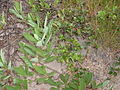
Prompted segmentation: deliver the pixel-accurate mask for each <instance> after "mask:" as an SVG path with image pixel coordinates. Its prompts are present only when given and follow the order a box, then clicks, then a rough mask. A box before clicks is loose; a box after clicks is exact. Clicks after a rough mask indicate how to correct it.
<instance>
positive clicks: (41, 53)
mask: <svg viewBox="0 0 120 90" xmlns="http://www.w3.org/2000/svg"><path fill="white" fill-rule="evenodd" d="M24 44H25V46H27V47H29V48H30V49H31V50H33V51H34V52H36V53H37V54H38V55H40V56H41V57H44V56H46V55H47V52H45V51H43V50H41V49H40V48H37V47H34V46H32V45H29V44H26V43H24Z"/></svg>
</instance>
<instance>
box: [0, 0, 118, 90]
mask: <svg viewBox="0 0 120 90" xmlns="http://www.w3.org/2000/svg"><path fill="white" fill-rule="evenodd" d="M3 1H4V0H3ZM11 5H12V4H11V3H7V0H6V1H5V2H3V3H2V2H0V12H2V11H3V10H4V11H5V13H6V14H7V25H6V26H5V28H4V30H0V49H3V50H4V51H5V53H6V54H5V55H6V58H7V60H12V61H13V62H15V64H19V63H20V62H19V61H20V58H19V54H20V53H19V51H18V48H19V46H18V43H19V42H20V41H24V38H23V36H22V34H23V32H24V29H25V28H26V27H27V26H25V25H24V24H23V23H19V22H16V19H15V17H14V16H12V15H11V14H10V13H9V12H8V8H10V7H12V6H11ZM85 41H86V40H85V39H83V38H82V37H79V42H80V43H81V44H82V45H84V42H85ZM81 53H82V54H83V55H84V56H85V60H84V62H83V63H82V65H81V66H82V67H83V68H88V69H89V71H91V72H93V73H94V79H95V80H97V82H102V81H104V80H106V79H107V78H108V77H110V75H109V74H108V72H109V67H110V66H111V64H112V63H113V62H114V60H115V58H116V57H119V56H120V52H111V51H110V50H104V49H103V48H98V49H95V48H92V47H90V46H89V47H88V48H87V49H85V50H84V49H83V50H82V51H81ZM16 60H17V62H16ZM47 66H48V67H50V68H52V69H54V70H56V71H58V72H60V73H61V72H62V71H63V70H64V69H65V68H66V67H65V65H62V64H61V63H58V62H56V61H55V62H52V63H48V64H47ZM55 78H57V76H56V77H55ZM111 78H112V79H111V82H110V84H109V85H108V86H107V87H104V88H102V89H100V90H109V87H110V86H111V85H112V86H113V90H120V73H118V75H117V76H115V77H111ZM49 87H50V86H49V85H46V84H41V85H37V84H36V83H32V84H31V85H29V90H49Z"/></svg>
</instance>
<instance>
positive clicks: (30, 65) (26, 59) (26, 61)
mask: <svg viewBox="0 0 120 90" xmlns="http://www.w3.org/2000/svg"><path fill="white" fill-rule="evenodd" d="M20 58H22V59H23V61H24V62H25V64H26V65H28V66H29V67H31V68H33V65H32V63H31V61H30V60H29V59H28V58H27V57H25V56H20Z"/></svg>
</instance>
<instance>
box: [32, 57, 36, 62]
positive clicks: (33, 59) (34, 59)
mask: <svg viewBox="0 0 120 90" xmlns="http://www.w3.org/2000/svg"><path fill="white" fill-rule="evenodd" d="M30 61H31V62H38V58H37V57H36V58H32V59H31V60H30Z"/></svg>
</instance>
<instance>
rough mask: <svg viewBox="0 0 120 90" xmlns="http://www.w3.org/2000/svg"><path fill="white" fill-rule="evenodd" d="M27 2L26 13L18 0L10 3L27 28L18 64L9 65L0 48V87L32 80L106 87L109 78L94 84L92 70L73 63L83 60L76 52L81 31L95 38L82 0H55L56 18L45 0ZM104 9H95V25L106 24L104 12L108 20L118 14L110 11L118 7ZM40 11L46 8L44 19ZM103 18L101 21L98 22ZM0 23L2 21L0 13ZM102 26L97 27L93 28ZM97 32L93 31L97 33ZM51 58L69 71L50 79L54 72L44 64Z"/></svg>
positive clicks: (66, 88)
mask: <svg viewBox="0 0 120 90" xmlns="http://www.w3.org/2000/svg"><path fill="white" fill-rule="evenodd" d="M27 3H28V5H29V6H30V7H31V10H30V11H29V12H27V13H25V12H24V11H23V6H22V2H21V1H16V2H14V7H13V9H10V12H11V13H12V14H14V15H15V16H16V17H17V18H18V19H19V20H18V21H20V20H21V21H20V22H23V23H24V24H26V25H27V26H29V27H28V28H27V30H26V31H25V32H24V33H23V37H24V38H25V39H26V41H25V42H20V43H19V51H20V52H21V53H22V55H21V56H20V58H21V60H22V61H21V62H22V64H20V66H17V67H16V66H12V62H11V61H9V62H6V60H5V58H4V53H3V52H2V51H1V53H0V67H1V68H0V81H1V82H0V87H2V88H5V89H7V90H28V84H29V82H32V81H37V82H38V83H45V84H49V85H51V86H52V87H51V89H50V90H59V89H60V90H85V89H87V88H88V87H89V88H94V89H96V88H102V87H104V86H106V85H107V84H108V83H109V80H106V81H105V82H102V83H100V84H96V82H95V81H94V80H93V73H91V72H89V71H87V70H86V69H82V68H79V67H77V66H76V63H78V64H80V63H81V62H82V61H83V56H82V55H81V53H80V50H81V49H82V46H81V45H80V43H79V40H78V39H77V37H79V35H81V34H84V35H83V36H88V37H89V39H96V37H95V36H94V35H93V34H94V32H93V31H92V30H93V28H92V26H90V25H86V24H87V23H88V21H87V19H86V17H87V14H88V11H87V10H86V9H84V8H83V6H84V2H83V1H82V0H63V1H62V2H61V3H60V0H55V1H54V2H53V7H54V8H56V9H57V7H59V6H60V8H59V9H58V10H55V13H56V14H57V16H58V18H57V19H54V20H53V18H52V17H50V13H51V12H52V10H51V9H52V8H51V7H52V6H51V5H52V4H50V3H48V2H47V0H38V1H35V0H28V1H27ZM61 7H62V8H61ZM73 7H74V9H73ZM108 9H109V8H108ZM108 9H105V10H101V11H99V12H98V14H97V16H96V19H97V21H98V23H99V26H103V27H104V25H107V24H105V23H106V20H108V19H107V15H108V16H110V18H112V19H113V21H111V22H114V21H115V20H117V18H118V15H115V14H114V12H116V10H118V7H117V6H115V7H113V8H112V12H111V13H110V11H109V10H108ZM42 10H47V11H48V13H46V12H45V14H46V16H45V17H44V18H45V20H43V19H41V16H40V12H41V11H42ZM108 11H109V12H108ZM52 14H53V13H51V15H52ZM51 18H52V19H51ZM103 21H104V22H105V23H101V22H103ZM2 23H4V24H5V18H4V13H3V18H2ZM114 23H115V22H114ZM108 26H109V25H108ZM103 27H98V28H97V30H100V29H101V28H103ZM58 29H59V30H58ZM103 29H104V28H103ZM103 29H101V30H103ZM101 32H102V31H98V32H96V33H97V34H98V33H99V34H101ZM103 32H104V30H103ZM116 33H117V32H115V33H114V35H115V34H116ZM55 34H57V35H56V36H57V37H56V36H55ZM53 35H54V36H53ZM101 35H102V34H101ZM112 37H113V36H112ZM56 38H57V39H58V40H57V39H56ZM54 39H55V40H57V43H52V42H54ZM94 44H96V43H94ZM53 46H55V48H53ZM96 47H97V45H96ZM54 60H57V61H58V62H61V63H65V64H66V65H67V70H68V71H69V72H70V73H64V74H60V76H59V79H58V80H54V79H53V76H54V74H55V72H50V73H48V72H47V69H49V68H48V67H47V66H45V65H44V64H45V63H49V62H52V61H54ZM117 64H119V63H117ZM53 71H54V70H53ZM115 72H116V71H115ZM13 75H14V77H13ZM34 75H38V76H40V77H39V78H35V80H29V79H28V77H32V76H34ZM18 77H19V79H18ZM8 82H9V83H8ZM6 83H7V84H6Z"/></svg>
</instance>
